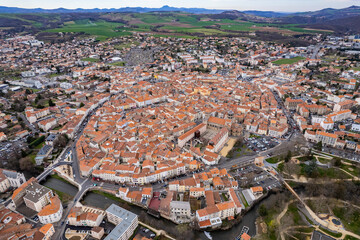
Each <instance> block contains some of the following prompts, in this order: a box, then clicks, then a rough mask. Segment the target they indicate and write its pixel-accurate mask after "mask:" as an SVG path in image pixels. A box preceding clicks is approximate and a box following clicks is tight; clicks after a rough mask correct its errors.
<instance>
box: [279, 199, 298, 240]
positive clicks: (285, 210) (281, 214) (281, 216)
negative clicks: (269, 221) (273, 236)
mask: <svg viewBox="0 0 360 240" xmlns="http://www.w3.org/2000/svg"><path fill="white" fill-rule="evenodd" d="M293 201H294V200H291V201H289V202H287V203H286V205H285V207H284V210H282V212H281V213H280V214H279V215H278V216H277V217H276V222H277V224H278V225H279V226H280V221H281V219H282V218H283V216H284V215H285V214H286V212H287V210H288V208H289V204H291V203H292V202H293ZM284 233H285V231H284V230H281V231H280V237H281V240H285V235H284Z"/></svg>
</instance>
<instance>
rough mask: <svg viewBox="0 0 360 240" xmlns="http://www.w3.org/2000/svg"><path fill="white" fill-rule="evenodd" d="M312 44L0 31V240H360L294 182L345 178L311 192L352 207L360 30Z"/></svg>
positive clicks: (359, 137) (359, 124) (316, 38)
mask: <svg viewBox="0 0 360 240" xmlns="http://www.w3.org/2000/svg"><path fill="white" fill-rule="evenodd" d="M312 40H313V42H314V45H310V46H307V47H293V46H285V45H283V44H277V43H274V42H272V43H271V42H265V41H256V40H252V39H251V38H245V37H239V38H237V37H232V38H221V37H204V38H174V37H154V36H152V35H150V34H146V33H134V34H133V35H132V36H124V37H117V38H113V39H109V40H106V41H100V42H99V41H97V40H96V39H95V38H93V37H87V38H79V39H74V40H72V41H68V42H65V43H50V42H44V41H41V40H39V39H36V37H35V36H33V35H18V34H15V35H13V36H11V37H4V38H2V39H1V40H0V68H1V70H2V71H1V73H0V78H1V81H2V82H1V84H0V91H1V93H0V96H1V98H0V102H1V104H0V110H1V113H0V125H1V127H0V131H1V132H0V140H1V143H0V148H1V149H0V167H1V170H0V176H1V183H0V189H1V193H2V194H1V199H2V200H1V201H2V203H1V206H0V219H1V227H0V239H36V240H38V239H44V240H48V239H105V240H112V239H139V240H140V239H141V240H145V239H204V237H207V238H209V239H212V238H216V239H218V238H219V236H220V234H221V231H224V232H227V234H228V235H227V238H226V237H225V239H244V240H247V239H250V238H251V239H253V238H254V239H268V238H266V237H265V236H266V234H267V233H271V234H276V233H278V234H279V235H280V237H281V239H288V238H285V237H284V236H285V235H288V236H294V235H291V234H295V233H293V232H292V231H290V230H288V229H291V230H293V229H294V226H293V225H291V222H295V223H297V222H296V221H303V222H304V223H303V224H302V225H304V229H305V228H306V230H304V232H306V231H310V233H311V235H308V237H310V236H311V238H312V239H327V238H325V237H329V238H328V239H333V238H330V237H331V236H332V237H337V238H336V239H340V238H339V237H343V238H341V239H344V238H345V239H358V238H360V232H359V231H360V226H359V224H358V222H359V221H358V218H355V217H353V218H351V219H349V218H348V216H347V215H346V214H345V213H344V212H342V214H340V215H339V214H338V215H337V212H340V211H344V210H343V209H338V208H336V209H333V210H330V212H332V213H329V214H325V213H324V211H327V210H323V209H321V206H319V205H321V204H318V203H319V202H320V200H319V202H316V201H315V202H316V203H314V202H312V199H311V198H315V197H319V196H318V195H314V196H308V197H305V195H306V194H305V193H299V192H298V191H297V190H298V188H301V186H302V188H305V190H303V191H306V193H308V192H311V191H315V190H311V187H304V186H303V185H302V184H305V183H309V184H313V185H311V186H313V188H315V187H314V186H315V185H316V181H318V182H323V183H324V184H325V183H334V184H335V183H336V182H338V181H337V180H339V179H342V180H344V182H346V184H349V186H348V185H346V186H342V190H341V189H340V190H341V191H340V190H339V191H337V190H336V189H337V187H334V192H332V193H330V192H328V191H326V190H321V191H320V190H319V189H318V190H317V191H318V192H322V195H323V196H325V197H328V198H329V199H330V198H338V197H339V195H338V196H336V195H331V194H338V193H343V194H340V195H343V198H340V197H339V198H340V199H341V200H343V201H347V202H348V203H347V205H346V206H347V207H349V208H352V207H355V210H353V209H352V210H351V211H352V213H353V216H357V217H359V216H360V215H359V214H360V212H359V210H358V209H356V206H357V205H356V203H357V204H358V202H357V201H358V198H357V197H358V195H356V194H358V193H359V188H358V186H357V188H356V187H354V186H355V185H356V182H358V181H359V177H360V155H359V153H360V116H359V114H360V107H359V106H360V105H359V103H360V92H358V90H359V80H360V64H359V61H358V60H359V59H358V57H359V53H360V51H359V50H358V49H360V38H359V36H358V35H356V36H351V35H349V36H343V37H338V36H336V37H335V36H331V35H323V34H314V35H313V36H312ZM356 49H357V50H356ZM356 58H357V60H355V59H356ZM52 181H57V182H59V183H58V184H59V185H61V186H62V185H64V186H65V187H64V189H63V190H61V189H57V184H52V185H51V182H52ZM60 183H61V184H60ZM350 184H354V186H353V185H351V186H350ZM66 186H69V187H66ZM73 188H75V189H76V190H75V192H74V193H70V192H71V190H72V189H73ZM324 188H326V187H324ZM330 188H331V187H330ZM339 188H340V187H339ZM350 188H352V189H353V188H354V189H355V190H349V189H350ZM329 191H330V190H329ZM351 191H352V192H351ZM345 193H348V194H345ZM351 193H354V194H351ZM90 194H93V195H94V196H95V195H96V196H97V197H103V198H104V199H106V200H104V201H103V202H101V200H100V201H99V202H98V203H97V204H91V201H90V200H88V201H87V198H88V197H90ZM317 194H318V193H317ZM274 196H276V197H279V198H280V197H281V198H287V199H288V198H290V197H291V196H292V197H295V198H294V199H295V200H294V199H292V200H287V203H286V208H285V207H284V210H285V212H283V213H281V211H279V212H274V210H272V207H271V206H270V207H269V206H266V204H264V203H262V202H263V201H270V200H273V198H274ZM269 199H270V200H269ZM108 200H111V201H108ZM294 201H297V204H295V203H294ZM322 201H325V199H322ZM329 201H330V200H329ZM280 202H285V200H284V199H282V200H281V201H280V200H279V201H278V204H280ZM329 204H330V203H329ZM134 209H136V210H134ZM254 209H257V211H258V212H259V214H260V216H261V217H259V218H258V219H257V220H256V226H253V225H254V224H255V223H253V224H252V226H253V227H250V228H249V224H248V223H247V222H246V221H245V220H244V219H245V218H246V216H247V214H250V213H251V212H252V211H254ZM287 209H289V211H287ZM290 209H291V210H292V212H291V211H290ZM280 210H282V209H280ZM270 214H273V216H276V215H275V214H277V215H278V217H277V218H276V221H278V222H277V226H281V225H286V224H289V226H287V229H285V228H280V229H279V230H275V229H274V226H272V225H271V224H270V223H269V222H270V221H268V220H267V219H269V218H271V217H270ZM345 215H346V217H345ZM342 217H343V219H341V218H342ZM254 218H255V217H254ZM282 218H284V219H286V220H285V222H283V223H282V222H281V221H282V220H281V219H282ZM287 219H290V220H287ZM344 219H346V220H344ZM355 219H357V220H355ZM161 221H163V222H161ZM273 221H275V220H273ZM154 222H159V224H157V225H156V223H154ZM355 222H357V223H355ZM160 223H166V224H160ZM167 224H172V225H169V226H173V227H172V229H171V228H170V229H168V228H166V227H165V225H167ZM239 224H240V225H241V224H242V225H241V227H239ZM272 224H273V225H274V224H275V223H272ZM162 228H163V229H162ZM219 232H220V233H219ZM275 232H276V233H275ZM216 234H218V235H216ZM255 235H256V236H255ZM305 235H307V234H305ZM305 235H300V237H297V238H296V239H306V238H305ZM159 237H161V238H159ZM321 237H323V238H321ZM207 238H205V239H207ZM269 239H273V238H269ZM275 239H276V238H275ZM309 239H310V238H309Z"/></svg>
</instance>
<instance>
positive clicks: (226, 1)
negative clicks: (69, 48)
mask: <svg viewBox="0 0 360 240" xmlns="http://www.w3.org/2000/svg"><path fill="white" fill-rule="evenodd" d="M164 5H169V6H171V7H187V8H192V7H199V8H208V9H235V10H270V11H281V12H299V11H313V10H320V9H323V8H329V7H331V8H345V7H349V6H351V5H360V0H75V1H74V0H56V1H54V0H0V6H7V7H21V8H46V9H54V8H59V7H63V8H69V9H74V8H86V9H90V8H121V7H162V6H164Z"/></svg>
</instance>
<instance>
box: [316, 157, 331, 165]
mask: <svg viewBox="0 0 360 240" xmlns="http://www.w3.org/2000/svg"><path fill="white" fill-rule="evenodd" d="M318 160H319V162H321V163H323V164H327V163H329V162H331V160H330V159H327V158H322V157H318Z"/></svg>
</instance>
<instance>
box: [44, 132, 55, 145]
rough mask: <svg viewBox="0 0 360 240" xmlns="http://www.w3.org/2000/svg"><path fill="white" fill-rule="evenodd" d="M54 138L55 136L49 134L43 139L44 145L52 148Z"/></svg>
mask: <svg viewBox="0 0 360 240" xmlns="http://www.w3.org/2000/svg"><path fill="white" fill-rule="evenodd" d="M56 138H57V135H55V134H50V135H49V136H48V137H47V138H46V139H45V144H46V145H50V146H53V145H54V142H55V140H56Z"/></svg>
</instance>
